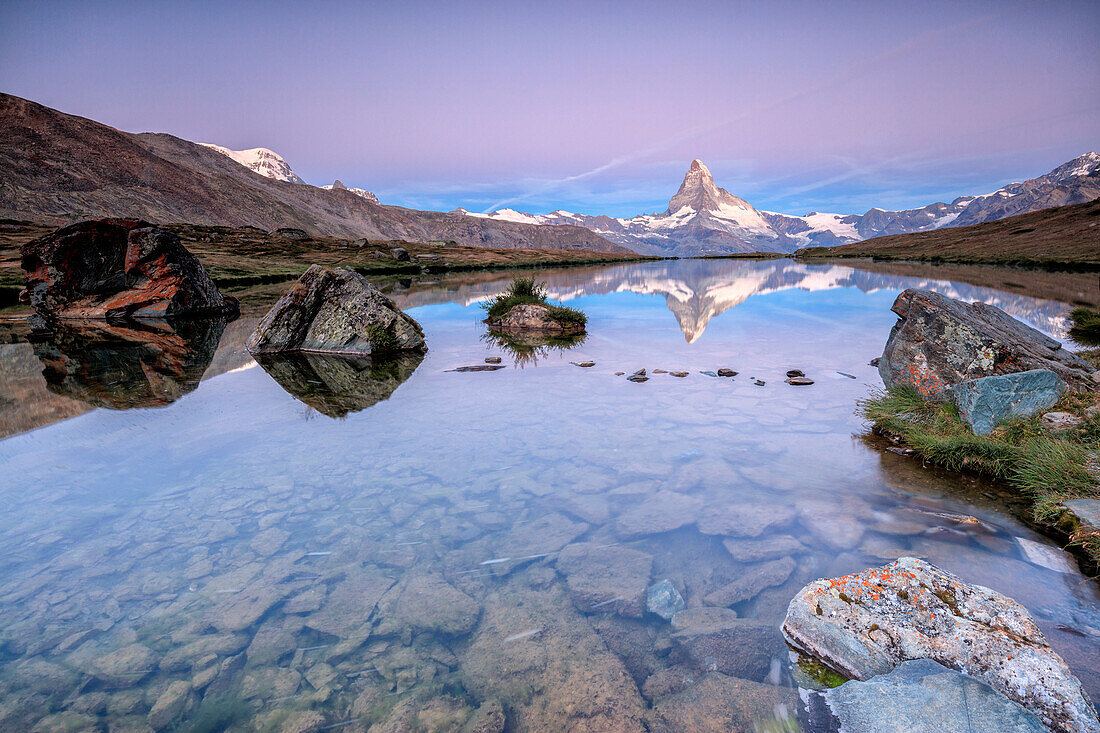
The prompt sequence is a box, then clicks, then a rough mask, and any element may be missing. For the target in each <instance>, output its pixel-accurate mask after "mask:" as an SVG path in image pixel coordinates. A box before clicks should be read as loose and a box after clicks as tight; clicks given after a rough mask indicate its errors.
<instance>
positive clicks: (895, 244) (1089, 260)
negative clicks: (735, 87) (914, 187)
mask: <svg viewBox="0 0 1100 733" xmlns="http://www.w3.org/2000/svg"><path fill="white" fill-rule="evenodd" d="M795 256H796V257H799V258H801V259H816V258H823V257H828V258H836V257H875V258H881V259H904V260H928V261H942V262H971V263H988V264H1001V265H1030V266H1041V267H1052V266H1063V267H1071V268H1081V269H1100V199H1097V200H1096V201H1091V202H1089V203H1085V204H1075V205H1073V206H1059V207H1056V208H1053V209H1043V210H1042V211H1033V212H1031V213H1030V214H1020V215H1019V216H1010V217H1008V218H1007V219H1000V220H998V221H991V222H986V223H984V224H975V225H973V226H968V227H957V228H946V229H936V230H935V231H930V232H914V233H912V234H895V235H890V236H886V237H876V238H875V239H867V240H864V241H862V242H855V243H853V244H845V245H841V246H839V247H807V248H805V249H800V250H798V252H796V253H795Z"/></svg>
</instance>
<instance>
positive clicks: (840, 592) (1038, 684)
mask: <svg viewBox="0 0 1100 733" xmlns="http://www.w3.org/2000/svg"><path fill="white" fill-rule="evenodd" d="M783 633H784V635H785V636H786V638H787V641H788V642H789V643H790V644H791V645H792V646H794V647H796V648H798V649H801V650H803V651H804V652H805V653H806V654H808V655H809V656H811V657H813V658H815V659H817V660H820V661H821V662H823V663H824V664H826V665H828V666H829V667H832V668H833V669H835V670H837V671H838V672H840V673H842V674H844V675H845V676H847V677H850V678H853V679H858V680H867V679H870V678H871V677H874V676H875V675H880V674H886V673H887V672H890V671H891V670H892V669H894V668H895V667H896V666H897V665H898V664H900V663H901V662H903V661H906V660H910V659H920V658H928V659H932V660H935V661H937V662H940V663H941V664H945V665H949V666H951V667H952V668H957V669H960V670H961V671H963V672H965V673H966V674H969V675H971V676H973V677H976V678H978V679H981V680H984V681H985V682H987V683H989V684H990V685H991V686H992V687H993V688H994V689H995V690H997V691H998V692H1001V693H1003V694H1005V695H1007V696H1008V697H1009V698H1011V699H1012V700H1015V701H1016V702H1018V703H1020V704H1021V705H1023V706H1024V707H1025V708H1027V709H1028V710H1030V711H1031V712H1032V713H1034V714H1035V715H1036V716H1038V717H1039V719H1040V720H1042V722H1043V723H1044V724H1045V725H1047V726H1048V727H1049V728H1051V729H1052V730H1056V731H1064V732H1065V733H1078V732H1080V731H1095V730H1097V729H1098V727H1100V723H1098V722H1097V719H1096V711H1095V710H1094V709H1093V707H1092V705H1091V703H1089V701H1088V698H1087V697H1086V696H1085V693H1084V690H1083V689H1082V687H1081V682H1080V681H1079V680H1078V679H1077V678H1076V677H1074V676H1073V673H1072V672H1070V670H1069V667H1067V666H1066V663H1065V662H1064V661H1063V660H1062V658H1061V657H1059V656H1058V655H1057V654H1056V653H1055V652H1054V651H1053V650H1052V649H1051V648H1050V646H1049V645H1048V644H1047V641H1046V638H1045V637H1044V636H1043V634H1042V632H1041V631H1040V630H1039V628H1038V627H1037V626H1036V625H1035V621H1034V620H1033V619H1032V618H1031V615H1030V614H1028V612H1027V609H1025V608H1024V607H1023V606H1021V605H1020V604H1018V603H1016V602H1015V601H1014V600H1012V599H1011V598H1008V597H1006V596H1003V595H1001V594H999V593H996V592H995V591H992V590H990V589H989V588H984V587H982V586H979V585H970V584H968V583H966V582H964V581H962V580H961V579H960V578H958V577H956V576H955V575H952V574H951V573H947V572H944V571H942V570H940V569H939V568H937V567H935V566H933V565H931V564H929V563H927V562H924V561H923V560H918V559H916V558H912V557H903V558H901V559H900V560H898V561H896V562H893V563H890V564H889V565H885V566H883V567H881V568H874V569H871V570H866V571H864V572H862V573H856V574H853V575H847V576H844V577H841V578H833V579H826V580H815V581H814V582H812V583H810V584H809V585H807V586H806V587H805V588H803V589H802V590H801V591H800V592H799V593H798V595H797V596H795V598H794V599H793V600H792V601H791V602H790V605H789V606H788V608H787V617H786V620H785V621H784V622H783Z"/></svg>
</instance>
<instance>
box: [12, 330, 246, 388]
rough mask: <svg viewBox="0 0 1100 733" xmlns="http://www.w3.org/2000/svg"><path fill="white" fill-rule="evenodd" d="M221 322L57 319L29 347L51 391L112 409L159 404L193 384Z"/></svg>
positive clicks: (209, 356)
mask: <svg viewBox="0 0 1100 733" xmlns="http://www.w3.org/2000/svg"><path fill="white" fill-rule="evenodd" d="M225 323H226V321H225V319H224V318H210V319H201V320H196V319H184V320H173V321H153V320H142V321H131V322H129V323H126V324H109V323H105V322H103V321H58V322H56V323H55V324H54V326H53V330H52V331H51V332H50V333H49V336H48V337H47V338H36V339H34V340H33V347H34V353H35V356H37V357H38V358H39V360H41V362H42V367H43V368H42V376H43V377H45V378H46V385H47V387H48V388H49V390H50V391H51V392H55V393H57V394H60V395H64V396H66V397H72V398H75V399H78V400H80V401H82V402H86V403H88V404H90V405H94V406H96V407H106V408H108V409H112V410H125V409H129V408H132V407H161V406H163V405H168V404H171V403H173V402H175V401H176V400H178V399H179V398H180V397H182V396H183V395H185V394H187V393H189V392H191V391H192V390H193V389H195V387H197V386H198V385H199V382H200V381H201V380H202V375H203V374H204V373H205V372H206V369H207V367H208V366H210V361H211V359H213V357H214V352H215V351H216V350H217V348H218V342H219V340H220V339H221V335H222V331H223V330H224V329H225Z"/></svg>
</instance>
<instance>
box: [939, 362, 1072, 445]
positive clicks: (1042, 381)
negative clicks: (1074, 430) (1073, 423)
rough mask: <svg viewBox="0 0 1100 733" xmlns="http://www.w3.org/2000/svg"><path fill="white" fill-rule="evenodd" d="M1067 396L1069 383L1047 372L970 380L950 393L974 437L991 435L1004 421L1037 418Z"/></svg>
mask: <svg viewBox="0 0 1100 733" xmlns="http://www.w3.org/2000/svg"><path fill="white" fill-rule="evenodd" d="M1065 393H1066V383H1065V382H1063V381H1062V379H1061V378H1060V377H1059V376H1058V375H1057V374H1055V373H1054V372H1052V371H1050V370H1048V369H1033V370H1031V371H1027V372H1016V373H1015V374H1003V375H1000V374H999V375H995V376H992V377H982V378H981V379H970V380H967V381H965V382H960V383H959V384H956V385H955V386H953V387H951V388H950V390H948V391H947V394H948V396H950V398H951V400H952V401H953V402H954V403H955V406H956V407H958V408H959V417H961V418H962V419H963V422H965V423H966V424H967V425H969V426H970V429H971V430H973V431H974V434H975V435H989V434H990V433H991V432H993V428H995V427H997V425H998V424H999V423H1002V422H1004V421H1005V420H1011V419H1013V418H1023V417H1032V416H1033V415H1037V414H1039V413H1040V412H1042V411H1043V410H1045V409H1047V408H1049V407H1052V406H1054V405H1055V404H1057V403H1058V400H1060V399H1062V395H1064V394H1065Z"/></svg>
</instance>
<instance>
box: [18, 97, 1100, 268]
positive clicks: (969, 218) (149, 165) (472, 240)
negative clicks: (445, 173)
mask: <svg viewBox="0 0 1100 733" xmlns="http://www.w3.org/2000/svg"><path fill="white" fill-rule="evenodd" d="M0 129H3V130H4V135H3V136H0V217H9V218H25V219H31V220H34V221H39V222H46V223H58V224H61V223H67V222H70V221H74V220H77V219H84V218H96V217H110V216H115V217H140V218H145V219H151V220H153V221H158V222H161V223H172V222H185V223H189V224H217V225H224V226H234V227H240V226H255V227H260V228H262V229H265V230H272V229H277V228H279V227H296V228H301V229H305V230H306V231H307V232H310V233H312V234H315V235H326V236H333V237H345V238H351V239H359V238H367V239H373V240H383V241H386V240H389V241H393V240H404V241H417V242H432V241H453V242H456V243H458V244H464V245H470V246H477V247H490V248H499V249H525V248H535V249H571V250H590V251H596V252H619V253H623V252H637V253H640V254H646V255H660V256H695V255H707V254H728V253H738V252H756V251H770V252H783V253H789V252H794V251H795V250H797V249H801V248H804V247H816V246H835V245H841V244H848V243H852V242H858V241H861V240H864V239H869V238H873V237H879V236H883V235H890V234H904V233H910V232H922V231H929V230H934V229H939V228H943V227H958V226H965V225H969V224H977V223H981V222H988V221H993V220H997V219H1001V218H1004V217H1008V216H1012V215H1015V214H1021V213H1026V212H1031V211H1036V210H1039V209H1045V208H1049V207H1054V206H1065V205H1068V204H1075V203H1082V202H1087V201H1092V200H1094V199H1096V198H1100V154H1097V153H1087V154H1085V155H1082V156H1080V157H1078V158H1075V159H1074V160H1071V161H1069V162H1068V163H1065V164H1063V165H1061V166H1059V167H1057V168H1055V169H1054V170H1052V171H1051V172H1050V173H1047V174H1046V175H1044V176H1040V177H1038V178H1032V179H1029V180H1027V181H1023V182H1021V183H1012V184H1009V185H1007V186H1004V187H1002V188H1000V189H997V190H996V191H994V192H992V193H988V194H984V195H981V196H963V197H960V198H957V199H955V200H954V201H952V202H951V203H949V204H948V203H943V202H937V203H933V204H929V205H927V206H924V207H921V208H917V209H907V210H904V211H886V210H883V209H879V208H874V209H871V210H870V211H867V212H866V213H864V214H831V213H817V212H814V213H810V214H806V215H805V216H791V215H787V214H780V213H776V212H771V211H762V210H758V209H756V208H755V207H754V206H753V205H752V204H750V203H749V202H747V201H745V200H744V199H741V198H738V197H737V196H734V195H733V194H731V193H730V192H728V191H726V190H725V189H723V188H719V187H718V186H717V184H716V183H715V182H714V177H713V176H712V175H711V172H710V170H709V169H708V168H707V166H706V165H704V164H703V162H702V161H701V160H698V159H696V160H694V161H692V163H691V165H690V167H689V169H688V171H687V173H686V175H685V176H684V179H683V181H682V182H681V184H680V188H679V190H677V192H676V194H675V195H674V196H673V197H672V198H671V199H670V200H669V204H668V208H667V209H666V210H665V211H663V212H660V213H654V214H640V215H638V216H634V217H631V218H614V217H610V216H594V215H589V214H576V213H571V212H568V211H562V210H559V211H554V212H551V213H549V214H525V213H521V212H518V211H515V210H512V209H501V210H498V211H494V212H492V213H485V214H478V213H471V212H469V211H466V210H465V209H456V210H455V211H452V212H448V213H443V212H433V211H418V210H415V209H407V208H403V207H399V206H387V205H383V204H381V203H379V201H378V198H377V197H376V196H375V195H374V194H373V193H371V192H370V191H367V190H365V189H361V188H349V187H347V186H345V185H344V184H343V183H342V182H340V181H339V180H337V181H334V182H333V183H332V184H331V185H327V186H320V187H317V186H311V185H309V184H307V183H305V182H304V181H303V180H302V178H301V177H300V176H298V175H297V174H296V173H295V172H294V171H293V169H292V168H291V167H290V165H289V164H288V163H287V162H286V160H285V159H283V158H282V157H281V156H280V155H279V154H277V153H275V152H274V151H272V150H269V149H267V148H253V149H250V150H231V149H229V148H226V147H223V146H220V145H214V144H212V143H193V142H189V141H187V140H183V139H181V138H178V137H175V136H173V135H168V134H163V133H137V134H135V133H127V132H122V131H120V130H116V129H114V128H112V127H108V126H107V125H103V124H100V123H98V122H95V121H93V120H89V119H86V118H83V117H77V116H74V115H67V114H64V113H62V112H59V111H57V110H54V109H50V108H49V107H45V106H43V105H40V104H36V103H34V102H31V101H29V100H25V99H20V98H19V97H15V96H11V95H7V94H2V93H0Z"/></svg>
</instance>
